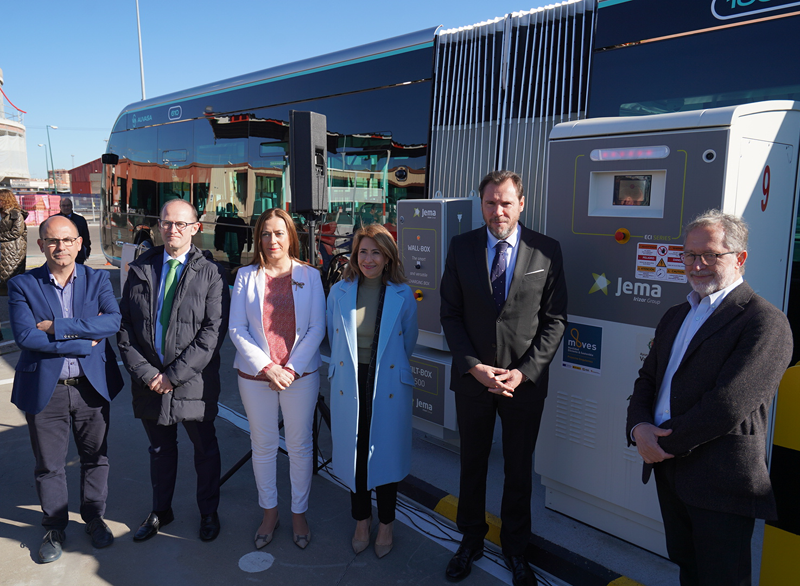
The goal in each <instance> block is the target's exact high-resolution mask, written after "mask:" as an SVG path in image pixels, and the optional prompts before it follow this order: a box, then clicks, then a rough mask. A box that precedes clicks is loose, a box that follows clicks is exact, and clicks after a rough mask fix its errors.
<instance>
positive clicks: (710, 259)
mask: <svg viewBox="0 0 800 586" xmlns="http://www.w3.org/2000/svg"><path fill="white" fill-rule="evenodd" d="M726 254H739V253H738V252H736V251H735V250H732V251H730V252H704V253H703V254H695V253H693V252H682V253H681V255H680V256H681V261H682V262H683V264H684V265H686V266H687V267H690V266H692V265H693V264H694V261H696V260H697V259H698V258H701V259H702V260H703V264H704V265H706V266H708V267H710V266H713V265H715V264H717V257H720V256H725V255H726Z"/></svg>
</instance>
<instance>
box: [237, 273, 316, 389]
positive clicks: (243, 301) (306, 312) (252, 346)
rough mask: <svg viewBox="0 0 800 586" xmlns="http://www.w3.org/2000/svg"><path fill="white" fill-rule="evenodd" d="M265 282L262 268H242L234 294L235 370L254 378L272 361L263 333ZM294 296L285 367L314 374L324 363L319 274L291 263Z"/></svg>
mask: <svg viewBox="0 0 800 586" xmlns="http://www.w3.org/2000/svg"><path fill="white" fill-rule="evenodd" d="M265 282H266V276H265V273H264V271H263V270H262V269H261V267H260V266H258V265H248V266H246V267H242V268H240V269H239V272H238V273H237V275H236V282H235V283H234V285H233V292H232V294H231V314H230V321H229V324H228V332H229V333H230V336H231V340H233V345H234V346H236V358H235V359H234V361H233V367H234V368H236V369H238V370H241V371H242V372H244V373H246V374H249V375H251V376H255V375H257V374H258V373H259V372H260V371H261V370H262V369H263V368H264V367H265V366H267V365H268V364H269V363H270V362H273V360H272V359H271V358H270V355H269V346H268V344H267V337H266V335H265V334H264V320H263V308H264V283H265ZM292 295H293V296H294V321H295V335H294V344H293V345H292V349H291V352H290V353H289V361H288V362H287V364H286V367H287V368H291V369H292V370H293V371H295V372H296V373H297V374H298V375H303V374H305V373H307V372H314V371H315V370H317V369H318V368H319V367H320V365H321V364H322V361H321V360H320V357H319V345H320V343H322V339H323V338H324V337H325V293H324V292H323V290H322V280H321V279H320V275H319V271H318V270H316V269H314V268H312V267H310V266H309V265H305V264H302V263H299V262H295V261H292Z"/></svg>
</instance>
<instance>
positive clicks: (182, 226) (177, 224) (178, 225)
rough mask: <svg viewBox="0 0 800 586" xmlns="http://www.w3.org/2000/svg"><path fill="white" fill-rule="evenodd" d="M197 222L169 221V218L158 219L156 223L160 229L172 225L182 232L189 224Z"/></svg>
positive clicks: (165, 228)
mask: <svg viewBox="0 0 800 586" xmlns="http://www.w3.org/2000/svg"><path fill="white" fill-rule="evenodd" d="M197 223H198V222H170V221H169V220H159V221H158V225H159V226H161V229H162V230H169V229H170V228H172V227H173V226H175V227H176V228H177V229H178V232H183V231H184V230H186V228H188V227H189V226H192V225H194V224H197Z"/></svg>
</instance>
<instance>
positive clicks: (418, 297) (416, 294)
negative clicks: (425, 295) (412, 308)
mask: <svg viewBox="0 0 800 586" xmlns="http://www.w3.org/2000/svg"><path fill="white" fill-rule="evenodd" d="M414 299H416V300H417V301H422V291H421V290H420V289H417V290H416V291H414Z"/></svg>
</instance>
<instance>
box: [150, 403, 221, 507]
mask: <svg viewBox="0 0 800 586" xmlns="http://www.w3.org/2000/svg"><path fill="white" fill-rule="evenodd" d="M142 424H143V425H144V430H145V431H146V432H147V437H148V439H149V440H150V448H149V450H150V482H151V483H152V484H153V511H155V512H157V513H165V512H166V511H168V510H170V509H171V508H172V496H173V495H174V493H175V480H176V478H177V476H178V425H177V424H175V425H156V422H155V421H153V420H152V419H142ZM183 427H184V429H185V430H186V433H188V434H189V439H190V440H192V444H193V445H194V469H195V472H197V506H198V508H199V509H200V514H201V515H210V514H212V513H214V512H216V510H217V507H218V506H219V477H220V469H221V467H222V464H221V462H220V455H219V444H218V443H217V433H216V429H215V428H214V421H213V420H212V421H184V422H183Z"/></svg>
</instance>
